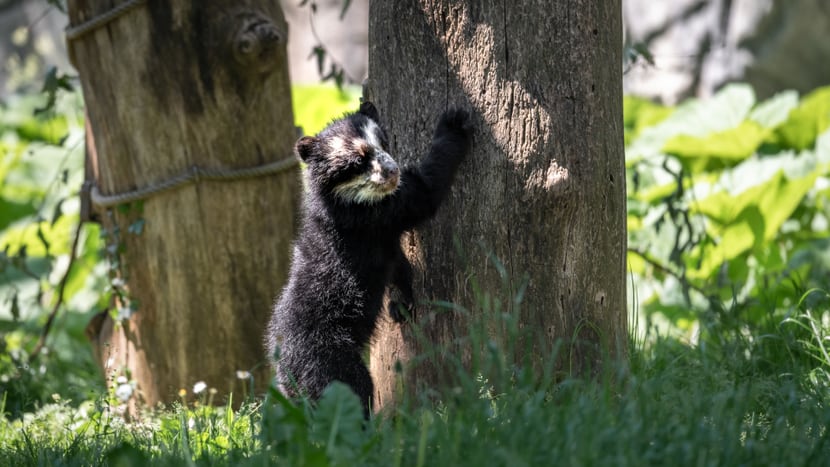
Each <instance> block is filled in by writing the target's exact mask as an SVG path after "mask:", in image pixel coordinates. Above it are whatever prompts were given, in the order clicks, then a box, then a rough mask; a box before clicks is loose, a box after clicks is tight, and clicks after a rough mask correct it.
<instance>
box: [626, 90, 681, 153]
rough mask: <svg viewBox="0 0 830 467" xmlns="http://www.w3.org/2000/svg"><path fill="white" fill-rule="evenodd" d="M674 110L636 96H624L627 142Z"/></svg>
mask: <svg viewBox="0 0 830 467" xmlns="http://www.w3.org/2000/svg"><path fill="white" fill-rule="evenodd" d="M672 112H674V108H672V107H666V106H663V105H660V104H656V103H654V102H651V101H650V100H648V99H644V98H642V97H635V96H625V97H623V125H624V128H625V144H626V145H627V144H628V143H630V142H631V141H632V140H633V139H634V138H636V137H637V136H639V134H640V132H641V131H642V130H643V129H644V128H648V127H651V126H654V125H656V124H658V123H660V122H661V121H663V120H664V119H666V117H668V116H669V115H671V114H672Z"/></svg>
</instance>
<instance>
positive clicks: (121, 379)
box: [115, 375, 127, 384]
mask: <svg viewBox="0 0 830 467" xmlns="http://www.w3.org/2000/svg"><path fill="white" fill-rule="evenodd" d="M115 382H116V383H118V384H126V383H127V377H126V376H123V375H122V376H119V377H118V378H115Z"/></svg>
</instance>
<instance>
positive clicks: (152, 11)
mask: <svg viewBox="0 0 830 467" xmlns="http://www.w3.org/2000/svg"><path fill="white" fill-rule="evenodd" d="M123 3H127V2H120V3H119V2H113V1H111V0H75V1H72V0H70V1H69V4H68V6H69V16H70V28H69V29H68V30H67V31H68V32H67V36H68V43H69V50H70V55H71V56H72V57H73V61H74V64H75V66H76V67H77V69H78V71H79V73H80V78H81V82H82V85H83V90H84V98H85V102H86V107H87V112H88V119H89V121H88V123H89V128H91V131H92V133H93V134H94V142H93V144H92V145H90V147H88V152H89V157H90V160H89V163H90V164H89V165H90V167H91V169H92V172H93V175H94V181H95V183H96V184H97V188H98V189H99V190H100V192H101V193H103V194H105V195H107V194H116V193H122V192H126V191H130V190H135V189H138V188H144V187H147V186H151V185H154V184H158V183H160V182H162V181H165V180H169V179H171V178H172V177H174V176H177V175H180V174H182V173H185V172H187V171H188V170H193V169H192V168H193V167H194V166H198V167H200V168H204V169H211V170H215V169H219V170H230V169H241V168H250V167H257V166H261V165H263V164H267V163H270V162H274V161H279V160H281V159H284V158H292V144H293V141H294V139H295V130H294V126H293V116H292V112H291V101H290V92H289V80H288V73H287V63H286V54H285V41H284V39H285V37H286V34H285V31H286V29H285V23H284V20H283V16H282V12H281V11H280V8H279V4H278V2H267V1H256V0H250V1H241V2H240V1H231V0H227V1H220V0H217V1H212V2H209V4H205V3H204V2H198V1H196V0H177V1H168V0H163V1H162V0H148V1H147V2H146V3H144V4H140V5H139V6H137V7H135V8H133V9H131V10H129V11H127V12H126V13H124V14H121V15H120V16H117V17H115V18H114V19H112V20H111V21H109V22H106V23H104V24H101V25H100V26H99V27H95V28H93V29H91V30H89V31H86V32H83V31H82V32H80V33H79V32H78V29H77V27H78V26H80V25H82V24H89V23H85V22H87V21H90V20H92V19H93V18H96V17H98V18H100V17H101V15H102V14H104V13H105V12H107V11H110V8H111V7H112V6H113V5H119V4H123ZM288 167H289V168H288V169H286V170H285V171H283V172H280V173H276V174H271V175H266V176H257V177H253V178H246V179H244V180H233V181H212V180H198V181H195V183H190V184H187V185H184V186H182V187H180V188H177V189H174V190H171V191H165V192H161V193H156V194H152V195H149V196H148V197H146V199H144V200H143V209H142V210H141V211H138V210H136V209H132V210H129V211H126V212H125V211H124V210H122V209H117V208H113V209H109V210H107V211H103V212H100V214H99V216H100V218H101V219H102V220H103V222H104V225H103V229H105V230H106V232H108V240H109V241H110V242H111V243H112V242H114V241H115V242H116V243H118V245H114V246H111V248H112V249H111V250H110V252H111V253H112V252H114V251H115V248H119V246H120V248H122V250H123V251H121V253H120V257H119V260H120V262H119V263H118V264H117V265H116V266H117V268H116V269H117V271H116V274H117V275H119V276H120V277H121V278H122V279H123V280H124V281H125V282H126V286H125V287H124V289H125V290H126V295H127V296H128V300H129V302H130V303H133V304H137V305H138V306H137V310H136V311H135V312H134V313H133V314H132V315H131V316H130V317H129V319H126V320H123V321H122V322H121V323H113V320H112V319H110V318H109V317H106V318H104V319H99V320H97V321H94V322H93V323H91V327H92V329H90V330H89V331H91V334H92V337H93V339H94V341H95V344H96V346H97V347H98V349H99V355H100V359H101V360H102V362H103V363H104V365H105V367H106V371H107V376H108V377H112V376H114V375H117V374H123V373H128V374H129V375H130V376H131V377H132V379H134V380H135V381H136V382H137V385H138V390H139V395H140V397H141V399H142V400H143V402H145V403H147V404H150V405H153V404H156V403H157V402H159V401H161V402H164V401H170V400H173V399H177V398H178V396H177V393H178V391H179V389H180V388H188V391H190V388H191V387H193V384H194V383H195V382H197V381H204V382H205V383H207V385H208V386H209V387H214V388H216V389H217V390H219V392H220V395H221V394H228V393H229V392H230V391H234V392H235V393H236V397H235V400H236V401H237V402H238V401H239V400H240V399H241V396H242V395H243V393H244V392H246V391H250V388H249V387H247V384H248V382H247V381H240V380H238V379H237V377H236V371H237V370H250V371H252V373H253V376H254V380H255V383H256V384H255V387H256V388H259V389H261V388H263V387H264V386H265V385H266V384H267V382H268V380H269V377H270V374H269V370H268V365H267V364H265V362H266V358H265V355H264V350H263V344H262V342H263V340H262V335H263V329H264V327H265V323H266V321H267V319H268V316H269V312H270V307H271V304H272V302H273V299H274V297H275V296H276V294H277V293H278V292H279V290H280V287H281V286H282V283H283V281H284V280H285V279H286V274H287V266H288V262H289V252H290V242H291V239H292V236H293V232H294V217H293V216H294V207H295V203H296V200H297V195H298V193H299V192H300V189H301V188H300V186H299V183H298V176H297V172H296V171H297V167H296V164H294V165H290V166H288ZM133 206H135V204H133ZM139 218H140V219H143V226H141V224H140V221H139V224H136V220H137V219H139ZM136 225H138V226H141V228H136V227H135V226H136ZM130 226H133V229H132V232H131V231H130V230H131V229H130ZM120 305H121V306H125V305H127V304H126V303H121V304H120ZM217 400H218V399H217Z"/></svg>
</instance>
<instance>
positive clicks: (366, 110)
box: [358, 101, 380, 123]
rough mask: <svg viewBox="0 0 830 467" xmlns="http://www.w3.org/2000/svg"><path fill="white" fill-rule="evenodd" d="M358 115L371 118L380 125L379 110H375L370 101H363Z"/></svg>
mask: <svg viewBox="0 0 830 467" xmlns="http://www.w3.org/2000/svg"><path fill="white" fill-rule="evenodd" d="M358 113H361V114H363V115H365V116H367V117H369V118H371V119H372V120H374V121H375V123H380V114H378V109H377V108H375V104H372V103H371V102H369V101H363V103H362V104H360V110H359V111H358Z"/></svg>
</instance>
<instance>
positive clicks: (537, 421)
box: [0, 292, 830, 466]
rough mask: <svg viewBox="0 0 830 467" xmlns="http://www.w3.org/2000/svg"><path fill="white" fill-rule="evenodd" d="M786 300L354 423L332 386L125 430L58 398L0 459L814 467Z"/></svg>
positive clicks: (22, 427) (816, 364) (805, 374)
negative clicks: (608, 367)
mask: <svg viewBox="0 0 830 467" xmlns="http://www.w3.org/2000/svg"><path fill="white" fill-rule="evenodd" d="M812 295H818V296H819V298H825V299H826V294H823V293H817V292H813V294H812ZM800 305H801V307H800V308H799V309H798V310H799V311H797V312H794V313H793V314H792V316H790V317H784V318H782V319H779V318H780V317H779V318H776V317H774V316H770V317H769V319H767V320H762V321H763V323H762V324H757V325H754V327H751V328H750V327H747V326H746V325H745V324H739V323H740V322H741V321H740V320H735V319H733V320H730V319H729V315H731V316H733V317H735V316H739V315H740V310H730V309H723V310H716V311H713V312H712V313H713V316H711V317H710V319H709V320H702V323H703V324H702V327H701V330H700V332H699V337H698V341H697V343H696V345H689V344H686V343H682V342H680V341H678V340H675V339H670V338H665V337H660V336H646V337H647V338H646V339H644V340H641V341H639V343H638V344H636V345H634V346H633V348H632V351H631V355H630V359H629V362H628V363H627V364H620V365H618V366H614V367H613V371H611V372H607V374H606V375H605V376H600V377H597V378H593V379H582V378H565V379H562V380H560V381H558V382H551V381H547V382H541V383H540V382H538V381H535V380H534V378H533V377H532V375H529V374H528V373H527V372H522V371H517V369H516V368H504V369H503V370H500V371H496V372H492V371H491V372H489V373H488V376H487V378H484V377H482V373H481V372H480V371H477V370H476V369H471V370H470V371H463V370H460V371H459V374H458V375H457V376H458V381H459V386H458V387H456V388H450V389H448V390H447V391H446V392H444V393H442V394H441V395H440V397H437V398H430V400H431V401H432V402H428V401H427V399H426V398H424V399H423V400H409V401H404V403H402V404H401V406H399V408H398V409H396V410H395V412H394V413H391V414H390V413H387V414H385V415H384V416H380V417H376V418H374V419H373V420H372V421H371V422H370V423H368V424H364V422H363V419H362V412H361V408H360V404H359V403H358V401H357V398H356V397H355V396H353V395H352V394H351V392H349V391H348V389H346V388H345V387H342V386H333V387H332V388H330V389H329V391H328V392H327V393H326V395H325V396H324V398H323V399H322V400H321V401H320V402H319V404H318V406H317V407H316V408H314V409H312V408H311V407H309V406H308V405H305V404H301V405H299V406H295V405H292V404H291V403H289V402H288V401H286V400H284V399H283V398H282V397H280V396H279V395H278V394H276V393H272V394H270V395H269V397H268V398H267V399H266V400H265V401H261V402H252V403H249V404H246V405H245V406H243V407H242V408H241V409H240V410H238V411H231V410H228V409H226V408H223V407H214V406H213V405H212V404H210V401H209V400H206V399H205V398H203V399H202V400H201V404H197V405H196V406H194V405H192V404H191V405H190V406H185V405H181V404H179V405H176V406H174V407H170V408H168V409H166V410H161V411H157V412H154V413H152V414H145V415H144V416H143V417H142V418H141V420H140V421H133V422H129V423H128V422H125V421H124V419H123V418H122V416H120V415H119V407H118V400H117V399H116V398H113V397H111V396H108V395H107V394H102V395H101V396H100V397H99V398H98V399H97V402H85V403H83V404H80V405H79V406H77V407H73V404H70V403H67V402H56V403H54V404H50V405H47V406H44V407H42V408H40V409H39V410H38V411H37V412H35V413H27V414H25V415H24V416H23V417H22V418H18V419H15V420H10V419H8V418H4V419H2V421H0V447H2V452H3V453H4V455H3V457H2V458H0V464H3V465H15V466H18V465H20V466H28V465H32V466H34V465H79V466H80V465H85V466H86V465H149V463H152V465H292V466H294V465H315V466H317V465H319V466H325V465H343V466H353V465H368V466H372V465H378V466H436V465H437V466H443V465H448V466H449V465H452V466H467V465H469V466H482V465H488V466H492V465H511V466H513V465H517V466H522V465H528V466H530V465H615V466H625V465H637V466H640V465H729V466H732V465H787V466H791V465H826V463H827V462H828V461H830V443H828V441H827V437H828V432H827V427H828V425H829V424H830V409H828V406H827V404H828V401H830V399H828V397H829V396H830V391H829V390H830V379H828V377H827V375H828V373H827V371H828V369H830V361H828V360H827V353H826V352H825V350H824V347H825V345H826V344H825V342H826V340H827V339H828V338H830V334H828V330H830V328H829V327H828V323H827V319H828V316H827V315H828V314H827V313H823V312H821V311H816V310H815V309H814V310H813V311H808V309H807V308H806V300H802V301H801V302H800ZM822 317H824V318H822ZM730 323H734V324H730ZM473 332H476V331H474V330H473ZM643 342H648V343H647V344H644V343H643ZM489 355H490V356H489V357H487V358H491V359H497V360H499V361H503V357H504V355H501V354H500V353H499V351H497V350H496V351H493V352H490V354H489ZM485 360H486V359H485ZM492 363H493V362H487V361H484V362H482V368H485V367H486V368H491V369H492V368H501V367H499V366H498V365H494V364H492ZM208 399H209V398H208Z"/></svg>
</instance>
